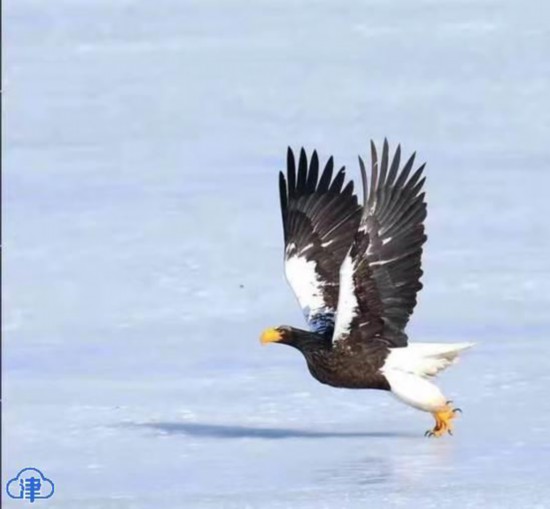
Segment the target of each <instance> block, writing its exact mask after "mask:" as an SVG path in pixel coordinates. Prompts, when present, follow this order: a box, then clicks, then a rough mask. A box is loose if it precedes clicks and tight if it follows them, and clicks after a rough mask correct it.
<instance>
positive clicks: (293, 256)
mask: <svg viewBox="0 0 550 509" xmlns="http://www.w3.org/2000/svg"><path fill="white" fill-rule="evenodd" d="M333 170H334V162H333V158H332V157H331V158H330V159H329V160H328V161H327V163H326V165H325V168H324V170H323V171H322V172H321V174H320V175H319V173H320V172H319V158H318V156H317V152H313V154H312V156H311V160H310V161H309V164H308V160H307V156H306V153H305V151H304V149H302V150H301V151H300V158H299V161H298V169H297V171H296V160H295V158H294V153H293V152H292V150H291V149H290V148H289V149H288V154H287V177H286V178H285V175H284V174H283V173H282V172H281V173H280V174H279V191H280V196H281V212H282V216H283V230H284V237H285V273H286V277H287V280H288V282H289V283H290V286H291V287H292V289H293V290H294V293H295V294H296V297H297V298H298V302H299V303H300V306H301V307H302V310H303V312H304V315H305V317H306V320H307V322H308V324H309V328H310V329H311V330H312V331H314V332H318V333H320V334H326V335H328V336H332V332H333V330H334V317H335V313H336V306H337V304H338V281H339V271H340V265H341V264H342V260H343V259H344V257H345V255H346V253H347V251H348V249H349V247H350V244H351V242H352V240H353V237H354V235H355V232H356V231H357V228H358V226H359V221H360V219H361V210H362V207H361V206H360V205H359V204H358V203H357V196H355V194H354V193H353V182H352V181H350V182H348V184H347V185H346V186H345V187H344V181H345V169H344V168H341V169H340V171H338V173H337V174H336V176H335V177H334V179H333V178H332V174H333Z"/></svg>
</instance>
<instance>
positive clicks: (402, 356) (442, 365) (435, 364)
mask: <svg viewBox="0 0 550 509" xmlns="http://www.w3.org/2000/svg"><path fill="white" fill-rule="evenodd" d="M472 346H474V344H473V343H454V344H453V343H451V344H445V343H412V344H410V345H408V346H407V347H405V348H392V349H391V353H390V355H389V356H388V357H387V359H386V362H385V364H384V368H383V371H388V370H391V369H397V370H399V371H403V372H405V373H411V374H415V375H418V376H421V377H424V378H428V377H433V376H436V375H437V374H438V373H440V372H441V371H443V370H444V369H446V368H448V367H449V366H450V365H452V364H454V363H456V362H457V360H458V356H459V354H460V353H461V352H463V351H464V350H467V349H468V348H471V347H472Z"/></svg>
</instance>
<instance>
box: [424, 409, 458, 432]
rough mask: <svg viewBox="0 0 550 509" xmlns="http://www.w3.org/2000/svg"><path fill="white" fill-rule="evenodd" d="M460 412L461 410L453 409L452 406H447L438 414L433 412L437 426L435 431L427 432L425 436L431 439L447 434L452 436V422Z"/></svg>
mask: <svg viewBox="0 0 550 509" xmlns="http://www.w3.org/2000/svg"><path fill="white" fill-rule="evenodd" d="M459 411H460V410H459V409H457V408H453V407H452V406H450V405H449V404H447V405H445V406H444V407H443V408H441V409H440V410H438V411H437V412H433V413H432V415H433V416H434V419H435V426H434V428H433V429H431V430H428V431H426V433H425V435H426V436H429V437H440V436H442V435H444V434H445V433H448V434H449V435H452V434H453V423H452V420H453V419H454V418H455V417H456V414H457V413H458V412H459Z"/></svg>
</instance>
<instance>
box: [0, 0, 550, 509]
mask: <svg viewBox="0 0 550 509" xmlns="http://www.w3.org/2000/svg"><path fill="white" fill-rule="evenodd" d="M549 15H550V9H549V7H548V4H547V3H545V2H543V1H542V0H539V1H538V2H535V1H532V2H529V1H528V2H517V1H512V0H510V1H505V0H501V1H496V0H495V1H491V0H478V1H467V0H460V1H459V0H454V1H451V0H439V1H434V0H419V1H415V2H408V1H405V0H400V1H395V2H390V1H380V0H371V1H365V2H331V1H329V0H326V1H302V2H298V1H294V0H285V1H274V0H271V1H270V0H266V1H258V2H242V1H241V2H232V1H224V0H195V1H182V2H177V1H175V0H174V1H166V0H160V1H154V2H153V1H145V0H117V1H115V0H102V1H101V0H99V1H86V0H79V1H77V0H74V1H69V0H65V1H63V0H56V1H54V0H51V1H50V0H48V1H39V0H11V1H8V2H6V5H5V19H4V27H5V35H4V37H5V43H6V44H5V48H4V56H5V62H4V94H5V96H4V100H5V115H4V121H5V125H4V127H5V132H4V140H3V141H4V144H3V148H4V196H3V197H4V213H5V214H4V218H3V219H4V223H3V225H4V267H3V268H4V288H3V311H4V313H3V321H4V324H3V327H4V334H3V354H4V356H3V367H4V379H3V381H4V387H3V395H4V402H3V410H4V413H3V424H4V428H3V430H4V431H3V451H2V459H3V469H2V472H3V482H4V483H5V482H6V481H7V479H8V477H10V476H13V475H14V474H15V473H16V472H17V471H18V470H19V469H20V468H23V467H26V466H35V467H38V468H41V469H43V471H44V472H45V473H46V474H47V475H48V477H50V478H51V479H53V480H54V481H55V482H56V494H55V496H54V498H52V499H50V500H48V501H41V502H40V505H41V506H43V507H56V508H57V507H59V508H63V509H69V508H70V509H73V508H79V509H91V508H101V509H111V508H136V509H141V508H157V507H173V508H179V507H182V508H199V509H203V508H204V509H206V508H208V509H217V508H254V509H255V508H262V509H264V508H266V509H271V508H273V509H275V508H293V509H294V508H298V509H305V508H315V509H322V508H331V509H332V508H344V509H345V508H358V509H359V508H361V509H363V508H371V509H372V508H386V507H405V508H409V507H418V508H420V507H421V508H437V509H444V508H470V507H472V508H478V507H482V508H514V509H516V508H520V507H521V508H543V507H550V502H549V500H550V483H548V470H549V467H550V445H549V440H550V439H549V435H548V431H549V427H550V398H549V397H548V391H549V387H550V372H549V371H550V370H549V367H550V361H549V359H550V342H549V339H550V338H548V336H549V334H550V332H549V322H550V319H549V315H548V309H549V306H550V290H549V289H550V255H549V253H550V231H549V230H550V228H549V226H548V225H549V215H550V200H549V194H548V193H549V191H548V188H549V185H550V145H549V140H550V94H549V87H550V59H549V58H548V48H549V47H550V32H549V28H548V16H549ZM385 135H387V136H388V137H389V139H390V141H391V142H393V143H394V144H395V143H396V142H398V141H399V142H401V143H403V148H404V150H405V151H407V152H408V151H412V150H417V151H418V153H419V157H420V158H421V159H422V160H427V161H428V168H427V174H428V182H427V191H428V197H429V218H428V232H429V235H430V239H429V242H428V245H427V249H426V254H425V277H424V283H425V289H424V290H423V292H422V294H421V297H420V302H419V306H418V308H417V312H416V314H415V317H414V319H413V321H412V323H411V327H410V336H411V337H412V338H413V339H414V338H417V339H419V340H422V341H469V340H473V341H476V342H477V347H476V348H475V349H474V350H472V351H471V352H467V353H466V354H465V356H464V358H463V362H462V363H461V364H460V365H459V366H457V367H456V368H453V369H451V370H450V371H449V372H448V373H446V374H445V375H444V376H443V377H442V379H441V384H442V386H443V387H444V390H445V392H446V394H447V395H448V396H449V397H450V398H452V399H454V400H455V401H456V404H457V405H459V406H461V407H462V408H463V410H464V415H463V416H462V418H461V419H460V420H459V422H458V423H457V429H456V434H455V436H454V437H453V438H450V437H449V438H445V439H442V440H429V439H425V438H424V437H423V436H422V435H423V432H424V430H425V429H427V428H428V427H429V426H431V424H432V423H431V418H430V416H429V415H427V414H423V413H420V412H417V411H415V410H412V409H409V408H407V407H405V406H403V405H402V404H400V403H399V402H397V401H396V400H394V399H392V398H391V397H390V396H389V395H387V394H381V393H375V392H362V391H343V390H336V389H330V388H327V387H324V386H322V385H320V384H317V383H316V382H315V381H314V380H313V379H312V378H311V377H310V376H309V374H308V373H307V371H306V369H305V366H304V362H303V360H302V359H301V358H300V356H299V354H298V353H297V352H295V351H293V350H292V349H290V348H285V347H278V346H271V347H269V348H268V347H266V348H261V347H260V345H259V342H258V335H259V332H260V331H261V329H263V328H264V327H266V326H272V325H277V324H281V323H291V324H296V325H301V324H303V318H302V316H301V313H300V310H299V308H298V306H297V304H296V303H295V301H294V298H293V295H292V293H291V291H290V289H289V288H288V287H287V286H286V284H285V282H284V278H283V268H282V232H281V225H280V214H279V210H278V203H277V200H278V197H277V188H276V183H277V171H278V170H279V169H281V168H282V167H283V164H284V156H285V150H286V146H287V144H292V145H293V146H294V147H295V148H297V147H299V146H300V145H301V144H305V145H306V146H307V147H308V148H309V149H312V148H314V147H317V148H319V150H320V151H321V153H322V155H323V157H325V156H326V155H328V154H329V153H331V152H332V153H334V155H335V156H336V158H337V160H338V161H340V162H342V163H345V164H347V165H348V166H349V167H350V170H351V172H352V173H353V174H354V175H355V176H357V174H358V172H357V164H356V155H357V154H358V153H359V152H361V153H363V154H364V155H368V145H367V142H368V139H369V138H370V137H373V138H375V139H376V140H378V141H381V140H382V139H383V137H384V136H385ZM4 498H5V497H4ZM10 502H11V503H10ZM37 504H38V503H37ZM4 505H5V507H22V505H21V503H20V502H16V501H10V500H6V499H5V500H4Z"/></svg>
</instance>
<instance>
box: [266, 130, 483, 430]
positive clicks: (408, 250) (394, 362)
mask: <svg viewBox="0 0 550 509" xmlns="http://www.w3.org/2000/svg"><path fill="white" fill-rule="evenodd" d="M370 149H371V168H370V177H369V178H368V177H367V171H366V168H365V163H364V161H363V159H362V158H361V156H359V158H358V159H359V169H360V171H361V180H362V188H363V194H362V203H359V201H358V198H357V196H356V195H355V193H354V183H353V180H349V181H348V182H347V183H346V174H345V167H342V168H341V169H339V170H338V171H336V172H335V167H334V158H333V157H332V156H331V157H330V158H328V160H327V161H326V163H325V164H324V168H322V165H321V164H320V161H319V157H318V155H317V152H316V151H313V153H312V154H311V157H309V160H308V155H307V154H306V151H305V150H304V149H303V148H302V149H301V150H300V154H299V157H298V159H297V158H296V157H295V155H294V152H293V151H292V149H291V148H289V149H288V152H287V161H286V166H287V167H286V176H285V174H284V173H283V172H280V174H279V192H280V202H281V213H282V220H283V234H284V244H285V250H284V256H285V274H286V278H287V280H288V282H289V284H290V286H291V287H292V289H293V291H294V293H295V295H296V297H297V300H298V302H299V304H300V307H301V308H302V311H303V313H304V316H305V320H306V322H307V325H308V328H307V330H304V329H299V328H296V327H292V326H288V325H282V326H279V327H274V328H268V329H266V330H265V331H264V332H263V333H262V334H261V336H260V341H261V343H263V344H267V343H280V344H284V345H289V346H292V347H294V348H296V349H297V350H299V351H300V352H301V353H302V354H303V356H304V357H305V360H306V363H307V366H308V369H309V371H310V373H311V375H312V376H313V377H314V378H316V379H317V380H318V381H319V382H321V383H323V384H327V385H330V386H332V387H341V388H347V389H378V390H383V391H390V392H391V393H393V394H394V395H395V396H396V397H397V398H398V399H399V400H400V401H402V402H404V403H406V404H408V405H410V406H412V407H414V408H416V409H418V410H422V411H425V412H430V413H431V414H432V415H433V417H434V419H435V425H434V427H433V429H429V430H428V431H426V433H425V434H426V435H427V436H434V437H440V436H442V435H444V434H445V433H448V434H450V435H452V430H453V424H454V423H453V419H454V418H455V417H456V415H457V413H459V412H461V410H460V409H458V408H454V406H453V405H452V401H450V400H448V399H447V398H446V397H445V396H444V395H443V393H442V391H441V390H440V389H439V387H438V386H437V385H435V383H434V382H433V379H434V377H435V376H436V375H437V374H438V373H440V372H441V371H443V370H444V369H445V368H447V367H448V366H450V365H451V364H453V363H455V362H456V361H457V359H458V356H459V354H460V353H461V352H462V351H464V350H466V349H467V348H470V347H471V346H473V344H472V343H454V344H442V343H409V341H408V336H407V334H406V332H405V329H406V326H407V323H408V321H409V318H410V316H411V315H412V313H413V310H414V308H415V305H416V302H417V294H418V292H419V291H420V290H421V288H422V283H421V282H420V279H421V277H422V274H423V272H422V268H421V258H422V248H423V245H424V243H425V242H426V239H427V236H426V234H425V228H424V220H425V219H426V213H427V212H426V201H425V193H424V191H423V186H424V181H425V178H424V177H423V171H424V168H425V164H422V165H420V166H418V167H416V165H415V158H416V153H413V154H412V155H411V156H410V157H409V158H408V159H407V160H406V162H405V163H404V164H402V160H401V146H400V145H398V146H397V148H396V149H395V151H394V152H393V154H390V148H389V145H388V141H387V139H385V140H384V143H383V147H382V152H381V157H380V158H379V157H378V152H377V150H376V146H375V144H374V142H373V141H371V144H370Z"/></svg>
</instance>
